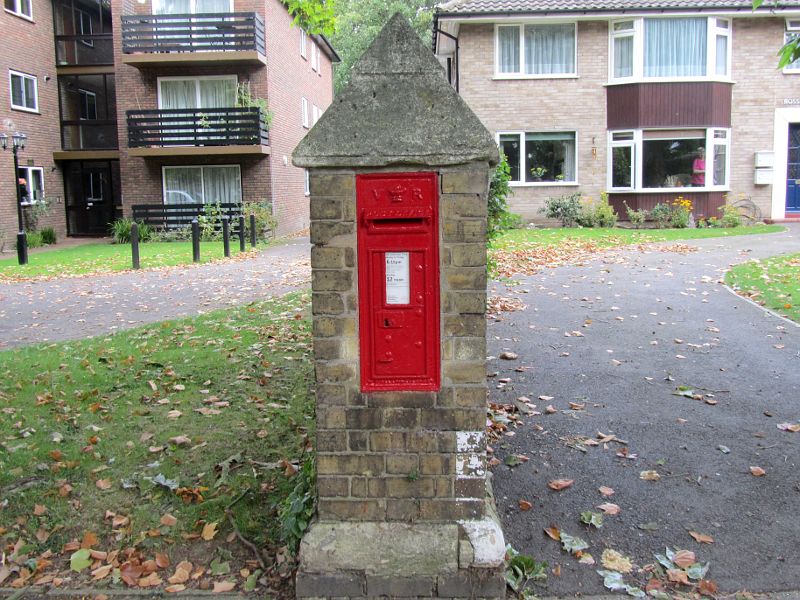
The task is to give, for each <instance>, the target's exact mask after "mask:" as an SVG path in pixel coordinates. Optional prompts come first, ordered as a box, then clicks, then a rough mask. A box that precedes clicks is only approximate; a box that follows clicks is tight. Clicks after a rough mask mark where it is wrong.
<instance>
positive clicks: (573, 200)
mask: <svg viewBox="0 0 800 600" xmlns="http://www.w3.org/2000/svg"><path fill="white" fill-rule="evenodd" d="M539 212H541V213H544V216H545V217H547V218H548V219H558V220H559V221H561V225H563V226H564V227H575V224H576V223H577V221H578V218H579V217H580V214H581V194H580V192H575V193H574V194H569V195H566V196H561V197H559V198H548V199H547V200H545V201H544V206H543V207H542V208H540V209H539Z"/></svg>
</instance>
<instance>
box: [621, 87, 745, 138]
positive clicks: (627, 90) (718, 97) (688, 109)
mask: <svg viewBox="0 0 800 600" xmlns="http://www.w3.org/2000/svg"><path fill="white" fill-rule="evenodd" d="M731 88H732V85H731V84H729V83H720V82H716V81H700V82H682V83H681V82H675V83H630V84H625V85H610V86H608V87H607V88H606V103H607V115H608V117H607V126H608V129H640V128H647V127H678V128H681V127H730V126H731Z"/></svg>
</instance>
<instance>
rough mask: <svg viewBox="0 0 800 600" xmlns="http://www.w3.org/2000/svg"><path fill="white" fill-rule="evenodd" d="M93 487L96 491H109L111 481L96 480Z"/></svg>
mask: <svg viewBox="0 0 800 600" xmlns="http://www.w3.org/2000/svg"><path fill="white" fill-rule="evenodd" d="M94 485H95V486H96V487H97V489H98V490H110V489H111V480H110V479H98V480H97V481H95V482H94Z"/></svg>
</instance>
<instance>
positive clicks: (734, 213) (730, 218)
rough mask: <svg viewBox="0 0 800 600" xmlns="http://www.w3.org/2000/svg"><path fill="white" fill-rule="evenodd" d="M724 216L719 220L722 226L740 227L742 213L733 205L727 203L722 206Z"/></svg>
mask: <svg viewBox="0 0 800 600" xmlns="http://www.w3.org/2000/svg"><path fill="white" fill-rule="evenodd" d="M720 210H721V211H722V218H721V219H720V220H719V221H720V224H721V225H722V227H739V226H740V225H741V224H742V215H740V214H739V210H738V209H737V208H736V207H735V206H733V205H731V204H725V205H724V206H721V207H720Z"/></svg>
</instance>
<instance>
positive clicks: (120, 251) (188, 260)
mask: <svg viewBox="0 0 800 600" xmlns="http://www.w3.org/2000/svg"><path fill="white" fill-rule="evenodd" d="M267 245H269V244H261V245H259V247H261V248H263V247H266V246H267ZM139 255H140V261H141V266H142V268H143V269H152V268H161V267H174V266H178V265H189V264H192V243H191V242H148V243H146V244H141V245H140V246H139ZM249 255H250V243H249V242H248V243H247V250H246V251H245V252H244V253H241V252H239V241H238V238H236V239H232V240H231V260H235V259H236V258H237V257H244V256H249ZM222 259H224V253H223V247H222V242H221V241H214V242H202V243H201V244H200V262H203V263H207V262H211V261H215V260H222ZM130 268H131V247H130V244H109V243H104V244H86V245H83V246H73V247H71V248H56V249H53V250H48V251H45V252H35V253H32V254H31V255H30V257H29V262H28V264H27V265H19V264H17V258H16V255H14V256H13V257H11V258H4V259H0V282H2V281H23V280H27V279H36V278H51V277H65V276H78V275H94V274H97V275H101V274H108V273H114V272H118V271H125V270H128V269H130Z"/></svg>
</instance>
